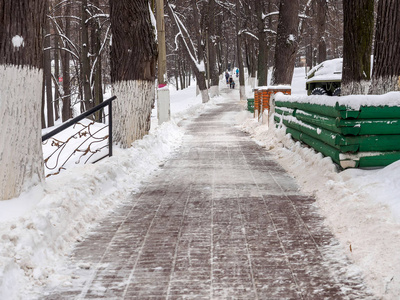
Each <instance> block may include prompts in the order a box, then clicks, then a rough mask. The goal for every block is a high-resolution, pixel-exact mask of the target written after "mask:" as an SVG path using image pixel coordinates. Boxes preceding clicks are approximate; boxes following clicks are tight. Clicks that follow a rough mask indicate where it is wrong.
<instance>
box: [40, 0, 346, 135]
mask: <svg viewBox="0 0 400 300" xmlns="http://www.w3.org/2000/svg"><path fill="white" fill-rule="evenodd" d="M149 2H150V3H149V4H150V5H151V7H152V9H153V10H154V9H155V3H154V0H151V1H149ZM280 3H281V1H279V0H241V1H237V0H220V1H215V0H209V1H196V0H168V1H167V0H165V4H166V14H167V16H166V27H167V53H168V60H167V61H168V77H169V81H170V82H174V84H176V86H177V88H178V87H180V88H185V87H187V86H188V85H189V84H190V83H191V80H192V77H193V76H195V77H196V79H197V82H198V84H199V87H200V90H201V91H202V95H203V98H204V101H207V99H208V93H207V92H206V91H207V88H208V87H209V91H210V95H211V96H213V95H215V94H217V93H218V88H217V87H218V75H219V74H221V73H222V72H223V71H224V70H226V69H231V68H233V67H234V66H236V67H239V68H242V67H243V68H244V67H246V68H247V69H248V70H249V73H250V75H251V78H252V79H251V80H253V82H254V78H255V77H256V74H258V80H259V84H260V85H266V84H267V81H268V78H267V77H268V68H269V67H272V66H273V65H274V50H275V45H276V31H277V27H278V16H279V5H280ZM297 3H298V4H297ZM293 4H295V5H298V10H299V13H300V19H299V24H298V30H297V31H298V33H297V36H296V37H295V41H296V48H297V51H296V55H295V62H296V64H297V65H305V64H306V65H307V66H308V67H312V66H314V65H315V64H317V63H319V62H321V61H323V60H325V59H327V58H330V57H337V56H340V55H341V51H342V50H341V49H342V47H341V45H342V33H341V26H340V24H341V22H342V19H343V15H342V5H341V2H340V1H330V2H328V1H326V0H300V1H294V2H293V1H287V5H293ZM44 7H45V6H44ZM45 9H46V10H47V11H46V21H45V26H44V29H45V30H44V32H43V34H44V91H45V92H44V93H43V101H42V106H43V112H42V127H43V128H44V127H50V126H53V125H54V120H57V119H59V118H61V119H62V121H65V120H67V119H69V118H71V117H72V116H73V115H74V114H78V113H81V112H83V111H85V110H87V109H90V108H91V107H93V106H95V105H97V104H99V103H100V102H102V101H103V93H104V91H105V86H107V85H109V84H110V82H111V79H110V71H111V70H110V58H109V53H110V43H111V28H110V26H111V22H110V18H109V13H110V5H109V1H108V0H82V1H81V0H79V1H78V0H48V2H47V6H46V7H45ZM289 10H290V9H285V10H284V11H285V12H288V11H289ZM296 26H297V25H296ZM315 28H317V30H315ZM237 33H239V34H237ZM282 42H283V43H284V42H285V41H284V40H282ZM238 49H239V50H238ZM259 49H262V50H261V51H259ZM193 59H194V60H193ZM239 61H241V63H239ZM240 74H243V72H240ZM287 76H288V77H290V73H289V74H287ZM277 79H279V78H277ZM242 80H244V78H243V79H242ZM243 85H244V84H242V85H241V86H242V89H243ZM53 91H54V93H53ZM242 95H244V90H242ZM77 103H78V104H80V105H79V106H76V104H77ZM73 107H79V111H76V112H74V111H73ZM44 110H46V111H44ZM45 116H47V119H45ZM97 118H99V116H97Z"/></svg>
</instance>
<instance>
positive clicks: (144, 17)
mask: <svg viewBox="0 0 400 300" xmlns="http://www.w3.org/2000/svg"><path fill="white" fill-rule="evenodd" d="M51 3H52V2H51V1H50V0H30V1H26V0H7V1H2V2H0V28H1V30H0V41H1V42H0V128H1V131H0V199H9V198H12V197H15V196H17V195H19V194H20V193H21V191H22V190H23V189H24V188H28V187H29V186H30V185H33V184H36V183H39V182H41V181H42V180H43V173H44V172H43V154H42V145H41V126H40V125H41V122H40V120H41V115H42V103H41V99H42V95H43V94H44V88H45V87H46V80H47V79H46V80H45V78H46V77H47V76H48V75H49V73H48V72H44V65H45V63H48V61H45V60H48V59H49V57H48V56H47V58H46V59H44V58H45V57H46V55H48V54H47V53H46V52H48V51H49V49H53V50H54V51H55V52H57V51H59V52H60V57H61V61H65V62H64V63H61V64H60V65H61V66H62V68H63V70H62V74H63V84H62V85H59V84H57V88H56V90H58V91H59V93H60V98H61V99H62V102H61V103H62V105H63V110H64V109H71V104H70V103H68V102H65V101H66V100H65V99H67V98H71V96H72V89H71V90H70V91H69V90H68V87H67V86H65V85H64V84H66V82H68V83H69V84H70V85H69V88H71V86H73V85H76V86H77V90H78V91H77V92H76V93H77V94H78V95H80V97H78V99H79V101H80V102H81V105H82V106H84V107H85V109H87V108H89V107H90V106H92V105H94V103H93V102H94V100H93V99H94V96H93V95H94V91H95V90H96V88H95V84H94V83H93V82H94V81H93V80H92V78H94V77H95V76H94V75H93V74H95V73H96V66H98V67H100V63H98V60H99V59H100V58H99V57H98V55H96V52H95V51H93V52H91V51H92V50H90V49H92V46H91V45H93V44H89V42H88V41H89V34H92V33H96V32H97V33H98V31H96V30H95V29H92V30H88V31H87V32H86V33H84V32H81V30H82V29H83V31H85V29H84V27H85V26H88V27H89V24H90V23H91V22H92V20H101V19H102V18H103V17H104V18H105V19H107V20H108V21H107V22H109V23H110V24H112V27H111V28H112V29H111V34H112V37H113V38H112V42H110V43H109V44H110V46H109V47H110V61H111V64H110V66H111V70H110V75H111V84H112V86H113V93H114V94H115V95H116V96H117V97H118V101H116V102H115V104H114V105H113V115H114V126H113V131H114V138H115V142H117V143H120V144H121V145H122V146H123V147H129V146H130V145H131V144H132V142H133V141H134V140H136V139H139V138H141V137H143V136H144V135H145V134H146V133H147V132H148V130H149V124H150V122H149V121H150V115H151V108H152V105H153V103H154V100H155V94H154V90H155V83H154V81H155V80H154V78H155V70H156V60H157V44H156V39H155V28H154V26H153V25H154V23H153V22H152V21H151V17H152V16H151V11H150V9H149V2H148V0H110V1H109V3H108V5H109V10H110V14H109V15H104V16H103V14H102V13H96V12H95V11H99V10H98V6H93V5H89V3H88V2H86V1H85V0H83V1H81V2H78V1H58V4H60V5H59V6H57V5H55V6H54V7H53V12H56V11H58V10H60V11H64V10H65V12H64V13H63V15H62V17H57V16H56V15H54V16H53V20H52V21H53V22H54V23H57V24H56V25H55V27H57V28H58V27H59V28H58V29H57V32H56V31H54V32H52V31H51V30H49V25H48V21H49V18H48V16H49V14H48V13H49V10H48V8H49V7H50V6H49V4H51ZM72 3H74V4H79V7H80V8H81V9H82V14H81V15H82V16H83V15H85V14H86V17H85V18H82V19H80V18H76V17H74V15H73V14H72V11H73V6H72V5H70V4H72ZM99 4H100V3H99ZM91 11H92V13H91ZM90 16H91V17H90ZM50 19H51V18H50ZM71 20H74V22H75V23H74V22H70V21H71ZM61 22H63V23H62V24H61ZM93 23H96V24H97V25H99V23H97V21H96V22H93ZM105 24H107V23H105ZM97 25H96V26H97ZM74 26H76V28H79V30H77V31H75V30H74ZM106 27H107V25H106ZM93 28H95V27H93ZM43 30H46V33H44V32H43ZM68 32H69V33H70V35H67V33H68ZM74 32H75V34H76V37H77V38H78V36H79V39H78V40H79V41H80V44H79V45H80V46H76V45H77V44H76V43H75V42H74V40H73V39H72V37H74ZM50 33H51V34H50ZM49 34H50V35H49ZM107 34H108V33H107V30H106V33H105V34H104V36H103V38H101V36H102V35H100V34H98V37H97V41H99V42H101V43H100V47H98V48H96V49H99V51H100V52H99V53H101V51H103V50H102V49H103V48H102V47H103V46H102V45H105V44H106V42H104V41H107V40H108V38H107ZM52 35H54V36H55V37H56V39H58V42H59V46H54V45H52V44H50V46H49V45H48V44H47V45H46V46H45V43H46V39H48V38H49V36H52ZM94 35H95V34H94ZM60 39H61V40H60ZM95 40H96V37H95V38H94V39H93V41H95ZM50 51H51V50H50ZM56 55H57V54H56ZM70 57H73V58H75V59H76V61H79V64H78V63H77V64H76V65H75V64H72V65H71V64H70V61H71V60H73V59H70ZM96 60H97V61H96ZM85 61H86V62H85ZM71 66H72V67H76V68H79V72H76V73H73V72H72V71H71V72H69V68H70V67H71ZM47 67H48V66H47ZM50 67H51V66H50ZM87 68H89V69H90V70H91V71H90V72H89V73H88V72H87V70H86V71H84V70H85V69H87ZM50 74H52V73H50ZM71 74H75V76H77V74H78V75H79V76H77V78H74V77H73V76H71V77H69V75H71ZM88 74H89V75H90V77H89V76H88ZM92 75H93V77H92ZM52 77H53V78H51V77H50V78H51V79H53V80H49V82H51V81H53V82H57V80H54V77H56V76H52ZM67 78H69V80H68V79H67ZM56 79H57V77H56ZM49 82H47V83H49ZM49 87H50V86H47V88H48V89H49V90H50V88H49ZM61 87H62V90H61ZM49 97H50V96H49ZM70 116H71V115H69V116H65V118H68V117H70Z"/></svg>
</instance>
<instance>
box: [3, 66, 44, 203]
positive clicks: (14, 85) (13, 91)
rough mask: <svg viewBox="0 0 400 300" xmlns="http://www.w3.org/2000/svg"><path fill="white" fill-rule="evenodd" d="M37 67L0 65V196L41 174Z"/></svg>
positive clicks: (12, 192)
mask: <svg viewBox="0 0 400 300" xmlns="http://www.w3.org/2000/svg"><path fill="white" fill-rule="evenodd" d="M42 81H43V73H42V71H41V70H38V69H35V68H27V67H21V66H20V67H17V66H4V65H3V66H0V200H5V199H11V198H13V197H17V196H19V194H20V193H21V192H22V191H24V190H25V189H27V188H29V187H31V186H33V185H35V184H38V183H40V182H41V181H42V180H43V177H44V171H43V170H44V167H43V152H42V143H41V142H42V139H41V138H42V131H41V101H42Z"/></svg>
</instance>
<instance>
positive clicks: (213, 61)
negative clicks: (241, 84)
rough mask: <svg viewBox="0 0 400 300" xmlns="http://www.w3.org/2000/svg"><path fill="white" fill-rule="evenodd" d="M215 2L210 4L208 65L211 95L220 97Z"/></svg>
mask: <svg viewBox="0 0 400 300" xmlns="http://www.w3.org/2000/svg"><path fill="white" fill-rule="evenodd" d="M214 13H215V0H209V2H208V13H207V18H208V34H207V37H208V55H209V56H208V63H209V69H210V77H211V88H210V94H211V97H212V96H216V95H219V76H218V75H219V74H218V66H217V51H216V45H217V41H216V30H215V29H216V28H215V15H214Z"/></svg>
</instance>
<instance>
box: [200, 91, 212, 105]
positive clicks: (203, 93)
mask: <svg viewBox="0 0 400 300" xmlns="http://www.w3.org/2000/svg"><path fill="white" fill-rule="evenodd" d="M200 94H201V101H202V102H203V103H207V102H208V101H210V97H209V96H208V90H203V91H200Z"/></svg>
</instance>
